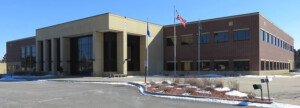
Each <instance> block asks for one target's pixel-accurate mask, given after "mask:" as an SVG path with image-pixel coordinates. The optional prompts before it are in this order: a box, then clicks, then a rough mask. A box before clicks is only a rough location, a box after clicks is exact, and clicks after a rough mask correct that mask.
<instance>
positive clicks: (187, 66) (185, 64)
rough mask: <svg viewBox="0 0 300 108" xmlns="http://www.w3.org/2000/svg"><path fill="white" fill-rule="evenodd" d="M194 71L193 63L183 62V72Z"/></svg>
mask: <svg viewBox="0 0 300 108" xmlns="http://www.w3.org/2000/svg"><path fill="white" fill-rule="evenodd" d="M192 69H193V62H182V63H181V70H183V71H191V70H192Z"/></svg>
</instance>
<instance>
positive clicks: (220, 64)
mask: <svg viewBox="0 0 300 108" xmlns="http://www.w3.org/2000/svg"><path fill="white" fill-rule="evenodd" d="M214 64H215V70H217V71H226V70H228V61H216V62H215V63H214Z"/></svg>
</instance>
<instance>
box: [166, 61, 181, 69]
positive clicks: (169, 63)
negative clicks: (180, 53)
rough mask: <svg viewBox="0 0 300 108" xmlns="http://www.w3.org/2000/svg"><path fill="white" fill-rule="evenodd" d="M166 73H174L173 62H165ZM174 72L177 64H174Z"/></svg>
mask: <svg viewBox="0 0 300 108" xmlns="http://www.w3.org/2000/svg"><path fill="white" fill-rule="evenodd" d="M166 66H167V67H166V68H167V71H174V62H167V65H166ZM176 70H178V64H177V63H176Z"/></svg>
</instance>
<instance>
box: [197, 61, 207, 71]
mask: <svg viewBox="0 0 300 108" xmlns="http://www.w3.org/2000/svg"><path fill="white" fill-rule="evenodd" d="M198 63H199V62H197V69H198ZM200 70H203V71H209V70H210V62H209V61H202V62H200Z"/></svg>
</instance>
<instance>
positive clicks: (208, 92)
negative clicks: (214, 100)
mask: <svg viewBox="0 0 300 108" xmlns="http://www.w3.org/2000/svg"><path fill="white" fill-rule="evenodd" d="M196 92H197V93H203V94H211V92H210V91H204V90H199V91H196Z"/></svg>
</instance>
